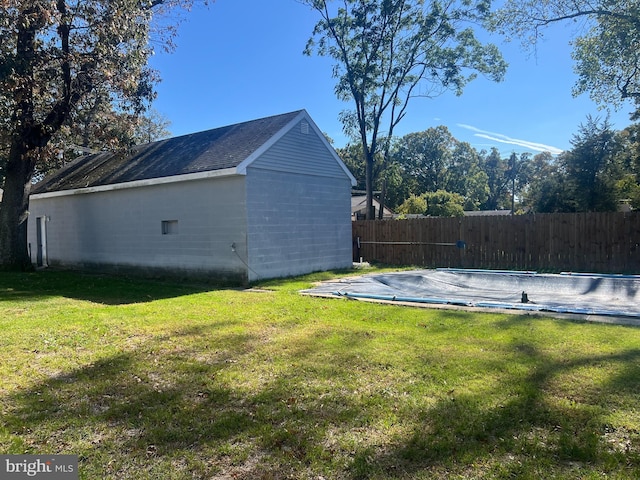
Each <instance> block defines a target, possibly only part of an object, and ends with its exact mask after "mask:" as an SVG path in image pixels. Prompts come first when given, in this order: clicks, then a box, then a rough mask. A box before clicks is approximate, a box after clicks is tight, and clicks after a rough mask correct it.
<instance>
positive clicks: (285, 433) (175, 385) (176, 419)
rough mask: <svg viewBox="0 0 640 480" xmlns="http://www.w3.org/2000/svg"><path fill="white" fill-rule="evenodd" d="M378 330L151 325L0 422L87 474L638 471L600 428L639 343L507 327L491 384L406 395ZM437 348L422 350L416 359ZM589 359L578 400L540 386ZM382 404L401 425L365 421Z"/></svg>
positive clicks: (431, 365) (30, 393) (621, 391)
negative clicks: (394, 429)
mask: <svg viewBox="0 0 640 480" xmlns="http://www.w3.org/2000/svg"><path fill="white" fill-rule="evenodd" d="M450 315H453V314H450ZM376 335H377V334H376V332H375V331H369V330H366V331H365V330H363V331H350V330H349V331H342V330H335V329H329V328H327V327H319V328H318V329H317V330H316V332H315V333H313V334H311V335H306V336H304V338H299V339H296V340H288V341H287V342H286V343H283V344H282V345H281V347H282V349H281V351H279V352H278V353H276V354H274V352H273V351H271V350H270V351H269V352H267V351H266V350H265V347H264V345H265V340H264V338H261V337H260V336H259V335H258V334H247V333H237V332H233V331H227V330H225V329H219V328H217V327H216V326H215V325H212V326H211V327H210V328H209V331H207V329H205V328H202V327H201V328H197V329H185V330H177V331H175V332H174V334H173V335H172V337H191V338H192V339H194V341H195V340H196V339H201V343H200V344H198V345H197V346H198V348H197V349H193V348H192V349H191V350H189V351H186V350H183V349H181V348H180V344H179V343H176V344H172V345H171V346H169V345H166V344H164V343H163V341H162V340H159V339H155V340H149V341H148V342H147V343H143V344H141V345H138V346H137V347H136V348H135V349H134V350H132V351H128V352H121V353H119V354H117V355H112V356H110V357H107V358H104V359H101V360H99V361H96V362H95V363H93V364H91V365H88V366H86V367H84V368H80V369H78V370H75V371H72V372H67V373H64V374H62V375H59V376H56V377H52V378H50V379H49V380H47V381H45V382H42V383H40V384H37V385H35V386H33V387H32V388H30V389H29V390H27V391H22V392H19V393H17V394H15V395H13V396H11V397H9V398H6V399H4V401H5V405H8V407H7V408H5V412H4V420H3V422H4V426H5V428H7V429H8V430H9V431H10V432H11V434H13V435H16V436H23V435H24V436H26V437H29V439H30V440H29V445H30V447H29V448H33V449H36V451H33V452H31V453H39V452H38V451H37V449H38V448H48V449H53V450H54V452H55V451H56V449H58V450H64V449H65V445H67V446H68V445H72V446H73V448H75V449H78V448H79V449H80V451H78V450H75V451H67V452H65V453H79V454H80V455H81V471H83V478H134V479H142V478H154V475H156V476H157V475H161V477H157V478H216V477H215V475H216V474H221V473H222V472H226V473H227V474H228V477H224V478H251V479H254V478H255V479H280V478H301V477H303V476H305V477H308V476H309V472H310V471H311V472H313V474H314V478H318V477H319V476H323V477H325V478H332V479H334V478H337V479H339V478H344V479H370V478H378V479H383V478H384V479H401V478H402V479H405V478H406V479H408V478H455V476H456V475H457V476H458V478H472V477H473V478H571V473H572V472H573V471H574V470H578V471H579V470H580V469H581V468H583V467H585V468H588V469H590V470H588V472H602V473H606V472H610V471H614V472H617V473H619V474H620V473H624V474H627V473H628V474H629V477H628V478H637V477H634V475H637V474H640V466H639V463H638V462H639V455H638V448H637V445H636V447H634V449H631V450H630V451H627V452H619V451H613V450H611V449H610V448H609V446H608V445H607V444H606V442H605V440H604V438H605V437H604V432H603V428H605V423H606V422H605V419H604V416H605V413H606V411H607V407H608V404H607V402H608V398H609V397H610V396H612V395H625V396H626V397H627V399H636V400H637V392H638V391H639V390H640V375H639V373H640V372H639V368H638V364H639V362H640V350H635V349H634V350H627V351H623V352H619V353H617V354H615V355H604V356H590V355H584V356H581V357H577V358H574V357H572V358H569V359H557V358H551V357H549V356H548V355H546V354H545V352H543V351H541V350H540V349H539V348H537V347H536V346H535V345H534V344H533V343H528V342H522V341H518V342H514V343H513V344H511V345H508V346H507V348H509V349H510V352H511V357H512V361H513V363H514V364H517V365H520V366H522V368H520V369H516V370H513V371H504V372H502V371H501V367H500V365H495V364H493V363H492V361H491V360H487V361H486V364H485V365H483V366H482V368H480V370H479V371H478V374H479V375H485V374H487V375H490V374H494V375H496V374H500V375H501V376H502V378H501V381H500V383H499V386H497V387H495V389H494V390H489V391H487V390H483V391H482V392H480V393H474V394H471V393H462V394H457V393H456V392H455V390H454V389H452V390H450V391H448V390H431V391H422V392H423V393H421V394H419V395H414V396H408V397H407V396H403V395H402V394H401V390H402V389H410V388H414V387H415V386H416V385H415V383H416V381H419V379H418V378H419V377H417V376H414V378H412V380H411V382H408V383H407V382H406V380H401V379H400V378H401V377H402V375H400V374H401V373H402V374H405V375H406V374H408V372H406V371H405V372H401V369H402V367H399V366H397V365H394V364H393V363H392V362H391V363H390V361H388V360H384V359H379V358H377V357H376V356H375V354H371V353H369V354H367V353H366V352H367V350H366V349H365V348H364V347H366V346H367V345H369V344H370V343H371V342H373V341H374V340H376ZM270 355H277V358H276V357H272V356H270ZM437 361H438V360H437V358H436V357H433V358H429V357H425V362H424V364H423V366H422V367H421V368H422V369H424V370H433V369H437V368H438V365H437ZM496 362H497V361H496ZM598 364H615V365H616V366H618V368H617V369H616V374H615V375H613V376H611V377H610V378H608V379H607V380H606V382H603V383H602V384H599V385H597V386H596V385H593V386H589V385H588V386H585V392H586V393H585V395H587V396H588V397H589V398H587V399H585V400H584V401H583V402H582V403H579V404H578V403H571V402H570V401H566V402H564V401H559V400H558V399H557V398H556V397H554V396H553V395H551V394H550V393H549V391H550V388H551V387H550V384H551V382H552V381H553V380H554V379H555V378H556V377H557V376H558V375H563V374H568V373H571V372H573V371H576V370H578V369H580V368H583V367H587V366H590V365H598ZM246 368H253V369H255V370H256V371H255V372H251V371H246V370H245V369H246ZM395 368H399V370H398V372H397V373H396V374H397V375H398V380H397V381H392V382H390V384H389V385H388V390H389V391H386V390H385V391H376V390H375V389H374V390H371V391H368V390H367V377H369V378H370V379H371V380H373V379H374V378H375V377H378V376H381V375H385V374H387V375H388V374H389V373H388V372H393V370H394V369H395ZM256 380H259V381H256ZM454 380H455V379H454ZM592 388H593V389H594V390H593V391H592V390H591V389H592ZM394 389H398V391H397V392H396V393H393V391H394ZM596 390H597V391H596ZM425 392H426V393H428V394H429V395H430V396H431V397H432V401H430V402H425V401H423V399H422V395H423V394H424V393H425ZM390 399H391V401H390ZM390 410H394V412H395V413H393V418H395V421H396V422H397V423H398V424H401V425H404V426H405V427H406V428H405V429H403V432H404V433H402V434H395V436H392V437H390V438H382V436H381V438H379V439H378V438H375V437H372V436H369V434H370V433H371V432H375V431H376V428H377V427H375V424H376V421H377V419H378V418H379V417H380V416H381V415H387V414H389V413H390V412H389V411H390ZM378 434H380V432H379V431H378ZM339 437H340V438H339ZM10 453H18V452H10ZM104 455H106V456H108V457H109V458H110V460H109V461H108V462H107V461H105V462H100V460H99V459H100V458H102V457H103V456H104ZM132 465H134V466H135V465H138V466H139V467H141V466H144V468H140V469H139V470H130V469H131V468H132V467H131V466H132ZM176 465H180V468H184V469H185V470H184V471H176V468H177V467H176ZM163 469H164V470H163ZM483 469H484V472H483ZM467 470H468V472H467ZM167 472H174V474H173V476H169V475H168V473H167ZM479 472H480V473H482V475H481V474H480V473H479ZM466 473H469V476H468V477H465V475H466ZM483 475H484V476H483ZM579 477H580V475H579V474H578V473H576V474H575V477H574V478H579ZM620 478H625V477H624V476H621V477H620Z"/></svg>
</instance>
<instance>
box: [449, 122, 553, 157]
mask: <svg viewBox="0 0 640 480" xmlns="http://www.w3.org/2000/svg"><path fill="white" fill-rule="evenodd" d="M457 125H458V126H459V127H462V128H465V129H467V130H471V131H472V132H476V133H474V136H475V137H480V138H484V139H487V140H492V141H494V142H500V143H507V144H509V145H517V146H519V147H523V148H527V149H529V150H534V151H536V152H550V153H552V154H553V155H558V154H560V153H562V152H563V150H562V149H561V148H558V147H552V146H551V145H545V144H543V143H536V142H530V141H528V140H519V139H517V138H511V137H508V136H507V135H503V134H501V133H494V132H487V131H486V130H481V129H479V128H476V127H474V126H471V125H466V124H464V123H458V124H457Z"/></svg>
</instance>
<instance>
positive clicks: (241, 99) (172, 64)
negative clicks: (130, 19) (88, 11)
mask: <svg viewBox="0 0 640 480" xmlns="http://www.w3.org/2000/svg"><path fill="white" fill-rule="evenodd" d="M316 22H317V14H316V13H315V12H314V11H312V10H311V9H310V8H308V7H306V6H304V5H302V4H300V3H298V2H297V1H296V0H268V1H266V0H216V1H215V3H213V4H211V5H210V6H209V7H196V8H194V10H193V11H191V12H189V13H187V14H185V15H184V21H183V23H182V24H181V25H180V27H179V31H178V37H177V39H176V43H177V48H176V50H175V51H174V52H173V53H170V54H167V53H164V52H161V51H160V49H158V52H157V53H156V55H155V56H154V57H153V58H152V60H151V65H152V67H153V68H155V69H157V70H158V71H159V73H160V76H161V77H162V82H161V83H160V85H159V86H158V89H157V90H158V98H157V100H156V102H155V103H154V108H155V109H156V110H157V111H159V112H160V113H161V114H162V115H164V116H165V117H166V118H167V119H168V120H169V121H171V126H170V127H169V129H170V130H171V132H172V134H173V135H182V134H186V133H192V132H197V131H202V130H207V129H210V128H215V127H220V126H224V125H229V124H233V123H237V122H243V121H246V120H252V119H255V118H260V117H264V116H269V115H275V114H279V113H285V112H290V111H293V110H299V109H306V110H307V111H308V112H309V114H310V115H311V117H312V118H313V119H314V121H315V122H316V123H317V124H318V126H319V128H320V129H321V130H322V131H324V132H325V133H327V134H328V135H329V136H330V137H331V138H333V139H334V141H335V145H336V146H338V147H341V146H343V145H344V144H345V143H346V142H347V141H348V139H347V138H346V137H345V136H344V134H343V132H342V126H341V124H340V121H339V119H338V115H339V113H340V112H341V111H342V110H344V109H345V108H350V107H351V104H348V103H345V102H341V101H339V100H337V99H336V98H335V95H334V85H335V81H334V79H333V78H332V77H331V68H332V65H333V62H332V61H331V60H330V59H327V58H323V57H318V56H315V55H314V56H311V57H308V56H305V55H303V53H302V52H303V50H304V47H305V45H306V42H307V40H308V38H309V37H310V35H311V33H312V30H313V27H314V25H315V23H316ZM570 33H571V29H570V28H567V27H566V26H556V27H554V28H553V29H551V30H548V31H547V32H546V34H545V35H546V37H545V40H544V41H543V42H542V43H540V44H539V46H538V48H537V53H536V55H532V54H530V53H525V52H523V51H522V50H521V48H520V46H519V44H518V43H517V42H516V43H511V44H505V43H503V42H502V40H501V39H500V37H497V36H496V37H493V38H492V41H493V42H494V43H496V44H497V45H498V46H499V47H500V49H501V51H502V52H503V55H504V57H505V59H506V60H507V62H508V63H509V69H508V71H507V75H506V78H505V80H504V81H503V82H501V83H494V82H492V81H490V80H488V79H485V78H483V77H479V78H477V79H476V80H474V81H473V82H471V83H470V84H469V85H468V86H467V87H466V89H465V91H464V93H463V95H462V96H460V97H456V96H455V95H454V94H452V93H447V94H445V95H443V96H441V97H438V98H435V99H424V98H415V99H413V100H412V102H411V104H410V106H409V111H408V114H407V117H406V118H405V119H404V120H403V121H402V123H400V124H399V126H398V127H397V129H396V132H395V133H396V135H398V136H401V135H404V134H407V133H411V132H419V131H422V130H426V129H427V128H429V127H435V126H438V125H445V126H446V127H447V128H449V130H450V131H451V133H452V134H453V135H454V136H455V137H456V138H457V139H458V140H461V141H466V142H469V143H471V144H472V145H473V146H474V147H475V148H477V149H478V150H481V149H486V150H488V149H490V148H491V147H497V148H498V149H499V150H500V151H501V152H503V154H504V155H508V154H510V153H511V152H524V151H529V152H532V153H538V151H540V150H550V151H552V152H559V151H561V150H563V149H568V148H570V140H571V137H572V135H573V134H574V133H576V132H577V129H578V126H579V124H580V123H584V121H585V119H586V116H587V115H589V114H591V115H594V116H597V115H600V116H602V117H604V116H605V115H606V112H602V111H599V110H598V108H597V105H596V104H595V103H593V102H592V101H591V100H590V99H589V98H588V96H587V95H582V96H580V97H578V98H574V97H572V95H571V88H572V85H573V83H574V81H575V75H574V74H573V70H572V60H571V47H570V46H569V45H568V42H569V40H570ZM631 110H632V108H631V106H630V105H629V106H627V107H625V108H622V109H621V110H620V111H618V112H615V111H613V112H611V117H610V120H611V122H612V123H613V126H614V128H615V129H618V130H621V129H623V128H625V127H626V126H627V125H629V123H630V122H629V115H628V113H629V112H630V111H631Z"/></svg>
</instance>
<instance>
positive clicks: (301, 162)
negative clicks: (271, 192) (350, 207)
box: [250, 118, 348, 178]
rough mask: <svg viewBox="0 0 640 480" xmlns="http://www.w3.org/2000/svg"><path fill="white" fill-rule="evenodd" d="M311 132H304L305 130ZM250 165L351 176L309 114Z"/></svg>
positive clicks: (304, 173)
mask: <svg viewBox="0 0 640 480" xmlns="http://www.w3.org/2000/svg"><path fill="white" fill-rule="evenodd" d="M305 131H306V132H307V133H304V132H305ZM250 168H260V169H264V170H272V171H280V172H289V173H296V174H302V175H315V176H322V177H334V178H348V175H347V174H346V172H345V171H344V170H343V168H342V166H341V165H340V164H339V163H338V162H337V161H336V159H335V158H334V156H333V152H331V151H330V150H329V149H328V148H327V146H326V144H325V143H324V142H323V140H322V139H320V138H319V137H318V135H317V134H316V132H315V130H314V129H313V128H312V127H311V125H309V121H308V120H307V119H305V118H303V119H302V120H300V121H299V122H297V123H296V124H295V125H294V126H293V127H292V128H291V129H290V130H289V131H288V132H287V133H285V134H284V135H283V136H282V138H280V139H279V140H278V141H277V142H275V143H274V144H273V145H272V146H271V147H269V149H267V151H265V152H264V153H263V154H262V155H261V156H260V157H259V158H257V159H256V160H255V161H254V162H252V164H251V165H250Z"/></svg>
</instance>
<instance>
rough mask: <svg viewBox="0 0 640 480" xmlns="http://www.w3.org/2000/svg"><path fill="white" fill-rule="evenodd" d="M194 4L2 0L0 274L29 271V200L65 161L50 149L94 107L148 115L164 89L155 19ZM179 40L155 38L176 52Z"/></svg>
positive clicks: (175, 0)
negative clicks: (41, 176)
mask: <svg viewBox="0 0 640 480" xmlns="http://www.w3.org/2000/svg"><path fill="white" fill-rule="evenodd" d="M190 1H191V0H108V1H107V0H82V1H78V2H69V1H68V0H0V112H1V113H2V114H3V118H2V120H1V121H0V128H1V129H2V131H1V132H0V140H1V141H2V145H0V147H1V148H2V152H3V153H4V155H5V157H4V158H5V161H4V184H3V188H4V194H3V197H2V203H0V268H3V269H26V268H30V267H31V262H30V258H29V255H28V252H27V216H28V211H29V193H30V187H31V182H32V178H33V176H34V174H35V173H36V172H37V171H38V168H39V167H40V166H41V165H43V163H44V162H46V161H47V159H50V158H51V157H52V156H54V155H56V154H57V153H58V152H57V149H56V148H55V146H54V145H53V144H52V141H53V140H54V139H55V138H56V136H57V135H60V134H61V132H62V130H63V129H64V128H65V127H68V128H72V126H73V125H74V122H75V121H76V120H77V117H76V116H78V117H79V116H81V115H82V113H83V109H84V113H86V112H87V111H86V103H83V102H87V101H89V100H95V101H97V102H98V103H99V104H100V103H101V104H100V105H99V107H100V108H98V109H97V110H96V111H100V112H104V111H109V112H113V111H117V112H119V113H120V114H129V115H132V116H137V115H139V114H140V113H141V112H143V110H144V107H145V105H146V104H147V103H148V102H149V100H150V99H152V98H153V96H154V91H153V85H154V82H155V80H156V75H155V73H154V72H152V71H151V70H149V68H148V67H147V60H148V58H149V56H150V55H151V53H152V49H151V46H150V42H149V40H150V35H151V32H152V22H153V19H154V17H157V16H158V15H161V14H162V13H163V12H164V13H166V12H168V11H170V10H172V9H174V8H175V7H179V6H180V7H185V6H188V4H189V3H190ZM172 31H173V30H172V29H171V28H168V29H164V30H163V31H162V32H160V31H156V33H155V34H156V35H158V36H157V37H156V39H157V40H158V41H160V42H163V43H164V44H165V45H169V44H170V39H171V36H172ZM105 105H108V106H109V107H108V108H105ZM41 170H42V169H41Z"/></svg>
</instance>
